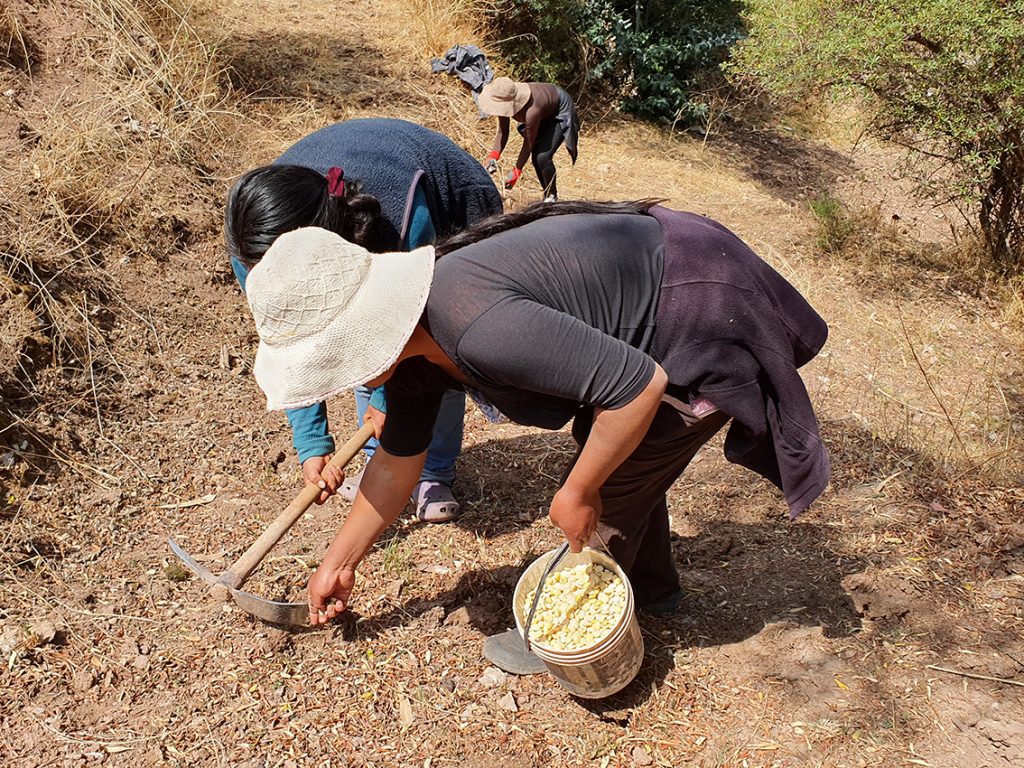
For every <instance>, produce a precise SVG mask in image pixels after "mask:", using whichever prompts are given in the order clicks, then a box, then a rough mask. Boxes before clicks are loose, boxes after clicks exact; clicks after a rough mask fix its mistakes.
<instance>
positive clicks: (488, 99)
mask: <svg viewBox="0 0 1024 768" xmlns="http://www.w3.org/2000/svg"><path fill="white" fill-rule="evenodd" d="M529 100H530V86H529V85H527V84H526V83H517V82H515V81H514V80H512V78H509V77H498V78H495V79H494V81H493V82H491V83H488V84H487V85H485V86H484V87H483V90H482V91H480V95H479V96H478V97H477V104H478V105H479V106H480V109H482V110H483V111H484V112H486V113H487V114H489V115H498V116H499V117H512V115H514V114H515V113H516V112H518V111H519V110H521V109H522V108H523V107H525V106H526V102H528V101H529Z"/></svg>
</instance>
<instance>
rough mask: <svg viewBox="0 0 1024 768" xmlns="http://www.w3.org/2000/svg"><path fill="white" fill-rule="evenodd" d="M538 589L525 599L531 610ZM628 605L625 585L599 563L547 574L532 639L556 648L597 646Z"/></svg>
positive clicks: (573, 648) (584, 564) (581, 564)
mask: <svg viewBox="0 0 1024 768" xmlns="http://www.w3.org/2000/svg"><path fill="white" fill-rule="evenodd" d="M534 592H536V590H530V591H529V592H528V593H527V595H526V599H525V602H524V608H523V610H524V612H526V611H529V607H530V605H531V604H532V603H533V595H534ZM625 607H626V585H625V584H623V583H622V581H621V580H620V579H619V578H618V576H617V575H616V574H615V573H613V572H612V571H609V570H608V569H607V568H604V567H603V566H600V565H598V564H596V563H580V564H579V565H575V566H572V567H571V568H563V569H562V570H559V571H555V572H554V573H552V574H551V575H550V576H548V578H547V581H545V582H544V591H543V592H542V593H541V597H540V601H539V603H538V604H537V611H536V613H535V615H534V617H533V623H532V624H531V625H530V640H532V641H533V642H538V643H540V644H541V645H543V646H545V647H547V648H550V649H552V650H556V651H572V650H576V649H578V648H585V647H587V646H590V645H594V644H595V643H597V642H598V641H600V640H602V639H604V638H605V637H607V636H608V635H609V634H610V633H611V632H612V630H614V629H615V626H616V624H618V621H619V618H620V617H621V616H622V612H623V611H624V610H625Z"/></svg>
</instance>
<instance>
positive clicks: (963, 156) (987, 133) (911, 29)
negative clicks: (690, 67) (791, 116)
mask: <svg viewBox="0 0 1024 768" xmlns="http://www.w3.org/2000/svg"><path fill="white" fill-rule="evenodd" d="M747 21H748V28H749V30H750V36H749V37H748V38H747V39H746V40H745V41H743V43H741V44H740V45H738V46H737V48H736V57H735V59H734V61H733V62H732V64H731V69H732V71H733V72H734V73H735V75H736V76H737V77H740V78H748V79H750V80H752V81H754V82H755V83H757V84H759V85H760V86H762V87H764V88H765V89H766V90H767V91H768V92H770V93H771V94H772V95H774V96H775V97H776V98H777V99H778V100H780V101H783V100H785V101H790V100H792V99H804V98H807V97H812V98H813V97H820V96H822V95H831V96H836V95H838V96H851V95H856V96H858V97H866V99H867V105H868V108H869V110H870V112H871V115H872V117H871V129H872V130H873V132H874V133H875V134H876V135H878V136H880V137H881V138H884V139H887V140H889V141H894V142H897V143H899V144H901V145H902V146H903V147H905V148H906V149H907V151H908V158H909V159H911V161H912V162H911V163H910V164H909V165H908V169H907V173H908V175H909V176H910V177H911V178H913V179H914V180H915V181H916V182H917V183H918V185H919V189H920V190H921V191H922V192H923V193H925V194H927V195H929V196H931V197H932V198H933V199H936V200H937V201H938V202H940V203H945V202H952V203H954V204H956V205H957V206H958V207H959V208H960V210H961V211H963V212H964V214H965V218H966V220H968V221H973V222H975V223H976V225H977V228H978V230H979V232H980V234H981V236H982V239H983V241H984V243H985V245H986V248H987V250H988V252H989V254H990V255H991V256H992V258H993V259H994V260H995V261H996V263H997V264H998V265H1000V266H1001V267H1002V268H1004V269H1006V270H1007V271H1014V270H1020V268H1021V267H1022V266H1024V132H1022V131H1024V2H1021V1H1020V0H1012V1H1007V0H901V1H900V2H894V1H893V0H887V1H886V2H871V3H869V2H862V1H861V0H850V1H848V2H842V3H835V2H828V1H826V0H782V1H781V2H780V0H748V2H747Z"/></svg>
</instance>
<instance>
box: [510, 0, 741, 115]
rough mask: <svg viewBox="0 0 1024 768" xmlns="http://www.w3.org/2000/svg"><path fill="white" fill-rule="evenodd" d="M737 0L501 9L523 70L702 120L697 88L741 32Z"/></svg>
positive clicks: (625, 103)
mask: <svg viewBox="0 0 1024 768" xmlns="http://www.w3.org/2000/svg"><path fill="white" fill-rule="evenodd" d="M737 13H738V7H737V3H736V2H733V0H711V2H700V1H699V0H680V1H677V2H672V1H671V0H647V2H624V1H623V0H569V1H568V2H566V1H565V0H563V1H562V2H558V0H510V2H509V4H508V5H507V6H506V7H504V8H503V9H502V11H501V13H500V14H496V15H495V24H496V27H497V33H498V36H499V37H501V38H502V39H503V42H502V44H501V45H502V52H503V53H504V54H505V56H506V58H508V60H509V61H511V62H512V63H513V65H515V66H516V67H517V69H518V70H519V71H520V72H521V73H522V75H523V76H524V77H528V78H532V79H535V80H541V81H549V82H556V83H560V84H562V85H569V84H578V85H579V86H580V88H579V89H582V88H583V85H584V84H592V85H597V86H599V87H605V88H607V89H610V90H613V91H614V92H615V94H616V95H617V97H618V99H619V101H620V104H621V106H622V107H623V108H624V109H626V110H627V111H629V112H633V113H635V114H637V115H640V116H641V117H645V118H651V119H658V120H665V121H669V122H673V123H674V122H682V123H684V124H690V123H700V122H702V121H703V119H704V118H705V116H706V107H705V105H703V104H702V103H701V102H700V99H699V94H698V93H697V90H698V88H699V84H700V82H701V79H702V78H703V77H705V76H706V75H707V74H709V73H713V72H714V71H716V69H717V67H718V65H719V63H720V62H721V61H722V60H723V59H724V57H725V54H726V53H727V51H728V48H729V46H730V45H732V44H733V43H734V42H735V41H736V40H737V39H739V37H740V34H741V27H740V23H739V20H738V15H737Z"/></svg>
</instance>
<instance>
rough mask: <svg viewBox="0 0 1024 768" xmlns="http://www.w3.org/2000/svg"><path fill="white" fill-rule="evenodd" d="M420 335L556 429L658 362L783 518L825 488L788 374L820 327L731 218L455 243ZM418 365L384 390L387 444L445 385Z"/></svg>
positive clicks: (404, 449) (643, 376)
mask: <svg viewBox="0 0 1024 768" xmlns="http://www.w3.org/2000/svg"><path fill="white" fill-rule="evenodd" d="M425 323H426V325H427V327H428V330H429V332H430V333H431V335H432V336H433V338H434V339H435V340H436V341H437V343H438V344H439V345H440V346H441V348H442V349H443V350H444V351H445V353H446V354H448V355H449V356H450V357H451V358H452V360H453V361H454V362H455V364H456V365H457V366H458V367H459V369H460V371H461V372H462V373H463V374H464V375H465V376H466V377H467V378H468V379H469V382H470V385H471V386H472V388H473V389H475V390H477V391H478V392H479V393H482V395H483V396H484V397H486V398H487V399H488V400H489V401H490V403H491V404H493V405H494V406H496V407H497V408H498V409H499V410H500V411H501V412H502V413H504V414H505V415H506V416H508V417H509V418H510V419H511V420H513V421H515V422H518V423H520V424H526V425H532V426H539V427H544V428H548V429H557V428H559V427H561V426H563V425H565V424H566V423H567V422H568V421H569V420H570V419H572V418H573V417H575V416H576V415H577V414H579V413H580V412H581V409H584V408H593V407H597V408H607V409H615V408H618V407H621V406H623V405H625V404H626V403H628V402H630V401H631V400H633V399H634V398H635V397H636V396H637V395H638V394H639V393H640V392H641V391H643V389H644V388H645V387H646V386H647V384H648V383H649V382H650V380H651V378H652V376H653V375H654V367H655V363H658V364H660V365H661V366H662V367H663V368H664V369H665V371H666V373H667V374H668V377H669V387H670V390H671V393H672V394H673V395H675V396H682V397H694V396H697V395H700V396H702V397H705V398H707V399H709V400H710V401H711V402H713V403H714V404H715V405H716V406H718V407H719V408H720V409H721V410H722V411H723V412H725V413H727V414H728V415H729V416H731V417H732V418H733V423H732V426H731V427H730V429H729V433H728V435H727V438H726V455H727V457H728V458H729V459H730V460H731V461H735V462H738V463H741V464H743V465H744V466H747V467H749V468H750V469H753V470H754V471H756V472H758V473H759V474H761V475H763V476H765V477H767V478H768V479H770V480H772V481H773V482H775V483H776V484H777V485H778V486H779V487H780V488H782V490H783V492H784V494H785V497H786V500H787V502H788V503H789V507H790V512H791V514H792V515H794V516H795V515H796V514H799V512H801V511H803V509H805V508H806V507H807V505H808V504H810V503H811V501H812V500H813V499H814V498H816V497H817V496H818V495H819V494H820V493H821V491H822V490H824V488H825V486H826V484H827V482H828V476H829V463H828V456H827V453H826V452H825V448H824V446H823V445H822V443H821V440H820V438H819V437H818V429H817V421H816V419H815V416H814V411H813V408H812V406H811V402H810V399H809V397H808V395H807V391H806V389H805V388H804V386H803V383H802V381H801V380H800V377H799V374H798V373H797V368H798V367H799V366H800V365H802V364H804V363H805V362H807V361H808V360H809V359H810V358H811V357H813V356H814V355H815V354H816V353H817V351H818V350H819V349H820V348H821V346H822V345H823V344H824V341H825V337H826V334H827V328H826V326H825V323H824V321H823V320H822V319H821V318H820V317H819V316H818V315H817V313H816V312H814V310H813V309H812V308H811V307H810V305H809V304H808V303H807V302H806V300H805V299H804V298H803V297H802V296H801V295H800V294H799V293H798V292H797V291H796V290H795V289H794V288H793V287H792V286H791V285H789V283H787V282H786V281H785V280H784V279H783V278H782V277H781V276H780V275H779V274H778V273H777V272H775V270H773V269H772V268H771V267H770V266H769V265H768V264H767V263H765V262H764V261H762V260H761V259H760V258H758V257H757V255H756V254H754V253H753V251H751V250H750V249H749V248H748V247H747V246H746V245H745V244H744V243H743V242H742V241H741V240H740V239H739V238H738V237H736V236H735V235H734V234H733V233H731V232H730V231H729V230H727V229H726V228H725V227H723V226H721V225H720V224H717V223H715V222H712V221H710V220H708V219H706V218H704V217H702V216H698V215H695V214H689V213H682V212H678V211H670V210H668V209H663V208H658V209H654V210H653V211H652V215H648V216H645V215H639V214H636V215H630V214H572V215H563V216H552V217H548V218H545V219H541V220H538V221H534V222H532V223H530V224H527V225H525V226H523V227H519V228H517V229H514V230H509V231H506V232H503V233H501V234H499V235H496V236H494V237H491V238H488V239H486V240H483V241H480V242H478V243H475V244H473V245H470V246H468V247H466V248H462V249H460V250H458V251H454V252H452V253H450V254H448V255H446V256H445V257H444V258H442V259H441V260H440V261H439V262H438V264H437V268H436V271H435V275H434V281H433V284H432V286H431V292H430V297H429V299H428V301H427V307H426V312H425ZM458 387H459V384H458V383H457V382H455V381H454V380H453V379H452V378H450V377H449V376H448V375H447V374H445V373H444V372H443V371H441V370H440V369H439V368H437V367H435V366H433V365H431V364H429V363H427V362H426V360H425V359H424V358H412V359H409V360H406V361H403V362H402V363H401V364H400V365H399V366H398V368H397V369H396V371H395V374H394V375H393V376H392V377H391V379H390V380H389V381H388V382H387V384H386V385H385V389H386V392H387V400H388V418H387V421H386V422H385V426H384V431H383V434H382V436H381V445H382V446H383V448H384V450H386V451H387V452H388V453H391V454H393V455H399V456H408V455H415V454H417V453H420V452H422V451H424V450H426V447H427V446H428V445H429V443H430V437H431V426H432V424H433V422H434V418H435V416H436V413H437V409H438V408H439V406H440V399H441V397H442V395H443V393H444V391H445V390H447V389H453V388H458Z"/></svg>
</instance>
